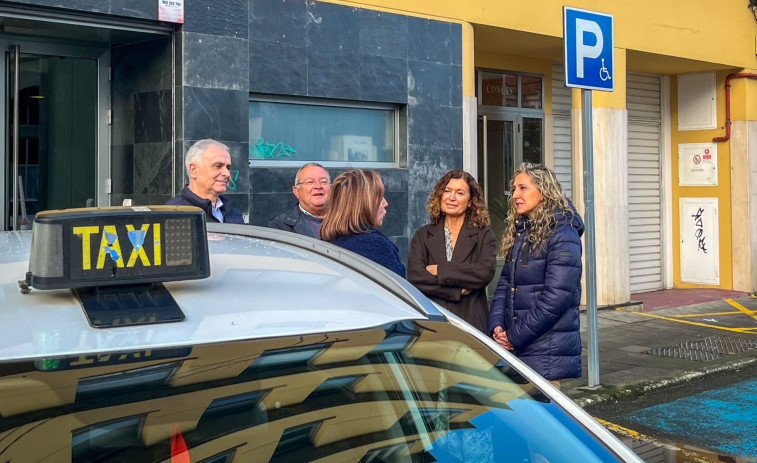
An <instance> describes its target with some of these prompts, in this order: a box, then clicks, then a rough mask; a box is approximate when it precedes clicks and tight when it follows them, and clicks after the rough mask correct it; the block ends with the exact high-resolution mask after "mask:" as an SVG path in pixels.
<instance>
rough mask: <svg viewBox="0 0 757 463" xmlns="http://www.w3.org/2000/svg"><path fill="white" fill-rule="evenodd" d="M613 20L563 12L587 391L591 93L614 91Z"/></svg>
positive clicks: (591, 303)
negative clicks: (575, 99)
mask: <svg viewBox="0 0 757 463" xmlns="http://www.w3.org/2000/svg"><path fill="white" fill-rule="evenodd" d="M612 21H613V19H612V16H610V15H607V14H602V13H594V12H591V11H586V10H579V9H576V8H570V7H564V8H563V37H565V42H564V45H565V49H564V52H565V85H566V86H568V87H577V88H581V89H582V90H581V99H582V109H581V114H582V121H583V132H582V133H583V139H582V140H583V163H584V223H585V226H586V234H585V235H584V239H585V245H586V319H587V324H588V326H587V334H588V337H589V339H588V343H587V344H588V346H587V347H588V362H589V365H588V370H589V373H588V386H589V387H597V386H599V327H598V322H597V258H596V244H595V233H594V231H595V228H594V126H593V124H594V121H593V118H592V109H593V107H592V106H593V105H592V90H603V91H610V92H612V91H613V90H614V82H613V79H612V76H613V75H614V72H615V69H614V61H613V23H612Z"/></svg>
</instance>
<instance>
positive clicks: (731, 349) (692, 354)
mask: <svg viewBox="0 0 757 463" xmlns="http://www.w3.org/2000/svg"><path fill="white" fill-rule="evenodd" d="M751 349H757V340H754V339H741V338H733V337H728V336H708V337H706V338H702V339H697V340H694V341H684V342H682V343H679V344H675V345H673V346H666V347H655V348H653V349H649V350H648V351H647V354H650V355H659V356H661V357H673V358H679V359H685V360H697V361H702V362H706V361H708V360H717V359H719V358H720V357H721V356H722V355H733V354H740V353H742V352H746V351H748V350H751Z"/></svg>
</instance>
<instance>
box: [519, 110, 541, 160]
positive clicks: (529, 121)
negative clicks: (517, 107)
mask: <svg viewBox="0 0 757 463" xmlns="http://www.w3.org/2000/svg"><path fill="white" fill-rule="evenodd" d="M541 141H542V120H541V119H536V118H533V117H524V118H523V162H532V163H534V164H541V163H543V162H544V161H543V159H542V153H541Z"/></svg>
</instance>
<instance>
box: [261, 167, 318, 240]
mask: <svg viewBox="0 0 757 463" xmlns="http://www.w3.org/2000/svg"><path fill="white" fill-rule="evenodd" d="M330 190H331V177H330V176H329V173H328V172H327V171H326V169H324V168H323V166H322V165H320V164H318V163H316V162H310V163H308V164H305V165H304V166H302V167H301V168H300V170H298V171H297V175H296V176H295V177H294V186H293V187H292V193H294V196H295V197H297V201H298V203H297V204H295V206H294V207H293V208H292V209H291V210H290V211H288V212H283V213H281V214H279V215H277V216H276V217H274V218H273V219H271V221H270V222H269V223H268V226H269V227H271V228H277V229H279V230H286V231H290V232H294V233H299V234H301V235H307V236H310V237H313V238H317V239H320V238H321V222H323V217H324V215H325V214H326V205H327V204H328V200H329V191H330Z"/></svg>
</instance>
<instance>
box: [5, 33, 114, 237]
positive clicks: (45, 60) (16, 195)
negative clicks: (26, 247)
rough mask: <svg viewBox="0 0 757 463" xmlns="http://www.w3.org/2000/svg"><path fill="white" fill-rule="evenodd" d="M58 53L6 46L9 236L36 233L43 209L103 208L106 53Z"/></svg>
mask: <svg viewBox="0 0 757 463" xmlns="http://www.w3.org/2000/svg"><path fill="white" fill-rule="evenodd" d="M35 48H36V49H35ZM55 51H56V50H55V47H50V49H48V50H45V49H44V48H42V49H40V47H39V46H36V47H25V46H24V45H23V44H18V43H15V44H6V47H5V60H4V64H5V72H4V76H5V92H4V106H5V121H4V127H5V131H4V147H5V157H4V161H5V162H4V173H3V176H2V177H3V182H2V183H3V185H2V196H3V200H2V209H3V221H2V224H3V229H5V230H18V229H24V228H29V227H30V225H31V221H32V220H33V217H34V215H35V214H36V213H37V212H40V211H43V210H50V209H66V208H72V207H88V206H96V205H98V204H99V201H98V166H99V162H98V160H99V159H100V157H101V156H100V155H99V148H100V147H101V145H100V144H99V143H98V142H99V138H100V137H99V135H100V126H101V124H102V122H101V121H100V117H99V106H98V105H99V100H100V98H99V96H100V93H99V92H100V88H99V87H98V81H99V80H100V79H99V73H100V66H101V64H100V63H99V60H98V55H101V54H102V50H99V51H95V52H94V53H91V52H88V50H87V49H85V52H84V53H72V52H71V50H69V52H68V53H62V54H59V53H55ZM74 51H76V50H74ZM82 55H84V56H82ZM87 55H89V56H87ZM106 152H107V151H106ZM106 159H107V155H106Z"/></svg>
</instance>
